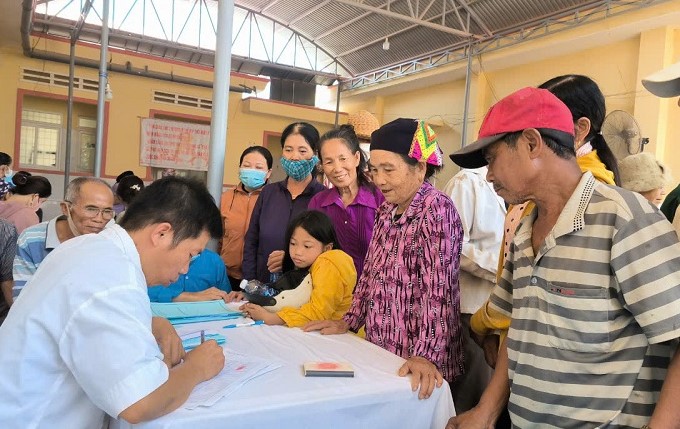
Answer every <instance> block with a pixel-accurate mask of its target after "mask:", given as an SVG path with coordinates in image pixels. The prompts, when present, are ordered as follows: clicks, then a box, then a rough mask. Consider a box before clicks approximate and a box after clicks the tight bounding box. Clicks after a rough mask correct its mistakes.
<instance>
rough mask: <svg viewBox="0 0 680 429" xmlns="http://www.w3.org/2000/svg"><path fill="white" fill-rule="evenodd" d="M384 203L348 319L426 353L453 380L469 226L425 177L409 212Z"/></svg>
mask: <svg viewBox="0 0 680 429" xmlns="http://www.w3.org/2000/svg"><path fill="white" fill-rule="evenodd" d="M395 209H396V205H395V204H391V203H388V202H385V203H383V204H382V205H381V206H380V208H379V209H378V214H377V218H376V221H375V228H374V230H373V236H372V237H371V242H370V244H369V247H368V254H367V255H366V261H365V265H364V272H363V273H362V275H361V278H360V279H359V283H358V284H357V287H356V289H355V290H354V299H353V301H352V306H351V307H350V309H349V311H348V312H347V314H345V316H344V320H345V321H346V322H347V323H348V324H349V327H350V329H351V330H353V331H357V330H358V329H359V328H360V327H361V326H362V325H364V324H365V325H366V339H367V340H368V341H370V342H372V343H374V344H376V345H378V346H380V347H382V348H384V349H385V350H388V351H390V352H392V353H394V354H396V355H399V356H401V357H403V358H409V357H411V356H422V357H424V358H426V359H427V360H429V361H430V362H432V363H434V364H435V365H436V366H437V368H439V370H440V371H441V372H442V375H443V377H444V378H445V379H446V380H447V381H453V380H454V379H455V378H456V376H458V375H459V374H462V372H463V344H462V341H461V328H460V301H459V289H458V270H459V266H460V265H459V261H460V252H461V246H462V243H463V228H462V225H461V222H460V218H459V217H458V213H457V212H456V209H455V207H454V206H453V202H452V201H451V199H450V198H449V197H447V196H446V195H445V194H444V193H442V192H440V191H438V190H437V189H435V188H434V187H433V186H432V185H431V184H429V183H427V182H425V183H423V185H422V186H421V187H420V189H418V191H417V192H416V194H415V196H414V198H413V201H411V204H410V205H409V206H408V208H407V209H406V211H405V212H404V213H403V214H402V215H401V216H400V217H399V218H398V219H395V218H394V213H395Z"/></svg>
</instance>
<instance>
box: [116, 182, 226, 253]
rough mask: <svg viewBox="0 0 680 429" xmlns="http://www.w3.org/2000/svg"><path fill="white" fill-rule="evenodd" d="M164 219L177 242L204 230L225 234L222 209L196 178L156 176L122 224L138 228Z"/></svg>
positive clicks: (213, 234)
mask: <svg viewBox="0 0 680 429" xmlns="http://www.w3.org/2000/svg"><path fill="white" fill-rule="evenodd" d="M162 222H167V223H169V224H170V225H172V229H173V231H174V236H173V240H172V242H173V244H174V245H175V246H177V245H178V244H179V243H180V242H181V241H183V240H186V239H192V238H196V237H198V236H199V235H201V233H202V232H203V231H207V232H208V234H210V237H212V238H215V239H217V238H221V237H222V217H221V215H220V210H219V209H218V208H217V206H216V205H215V200H214V199H213V197H212V196H211V195H210V193H209V192H208V189H207V188H206V187H205V185H203V184H202V183H201V182H198V181H196V180H192V179H186V178H182V177H176V176H170V177H165V178H163V179H159V180H156V181H155V182H153V183H152V184H150V185H149V186H147V187H146V188H144V190H142V192H140V193H139V195H137V196H136V197H135V199H134V200H133V201H132V203H131V204H130V205H129V206H128V208H127V210H126V211H125V216H123V219H122V220H121V222H120V226H121V227H123V228H124V229H125V230H126V231H138V230H140V229H142V228H145V227H147V226H149V225H154V224H158V223H162Z"/></svg>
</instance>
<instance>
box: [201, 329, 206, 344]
mask: <svg viewBox="0 0 680 429" xmlns="http://www.w3.org/2000/svg"><path fill="white" fill-rule="evenodd" d="M204 341H205V331H204V330H203V329H201V344H203V342H204Z"/></svg>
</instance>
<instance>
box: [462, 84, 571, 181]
mask: <svg viewBox="0 0 680 429" xmlns="http://www.w3.org/2000/svg"><path fill="white" fill-rule="evenodd" d="M527 128H536V129H537V130H538V131H539V132H540V133H541V134H543V135H545V136H548V137H551V138H552V139H554V140H555V141H556V142H557V143H559V144H561V145H562V146H567V147H571V148H573V147H574V120H573V119H572V117H571V111H569V108H568V107H567V106H566V105H565V104H564V103H563V102H562V101H561V100H560V99H559V98H557V97H556V96H555V95H554V94H553V93H552V92H550V91H548V90H547V89H540V88H534V87H527V88H522V89H520V90H519V91H516V92H513V93H512V94H510V95H508V96H507V97H505V98H504V99H502V100H501V101H499V102H498V103H496V104H494V105H493V106H491V109H489V112H488V113H487V114H486V116H485V117H484V122H482V127H481V128H480V129H479V137H478V139H477V141H476V142H474V143H472V144H470V145H468V146H465V147H463V148H462V149H460V150H459V151H457V152H455V153H453V154H451V155H449V158H451V160H452V161H453V162H455V163H456V164H458V165H459V166H461V167H463V168H478V167H482V166H484V165H486V164H487V162H486V159H484V149H485V148H487V147H489V146H491V145H492V144H493V143H496V142H497V141H499V140H501V139H503V137H505V136H506V135H507V134H510V133H514V132H517V131H522V130H525V129H527Z"/></svg>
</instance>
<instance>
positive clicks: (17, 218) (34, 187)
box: [0, 171, 52, 234]
mask: <svg viewBox="0 0 680 429" xmlns="http://www.w3.org/2000/svg"><path fill="white" fill-rule="evenodd" d="M10 186H11V187H10V191H9V192H8V193H7V194H5V200H4V201H0V219H6V220H8V221H9V222H11V223H12V224H13V225H14V226H15V227H16V229H17V234H21V233H22V232H23V230H24V229H26V228H28V227H29V226H33V225H37V224H38V222H40V219H39V218H38V215H37V214H36V213H35V212H36V210H38V209H39V208H40V206H41V205H42V203H44V202H45V200H46V199H47V198H48V197H49V196H50V195H52V185H51V184H50V181H49V180H47V179H46V178H44V177H42V176H31V175H30V173H26V172H24V171H18V172H16V173H15V174H14V175H13V176H12V179H11V183H10Z"/></svg>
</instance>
